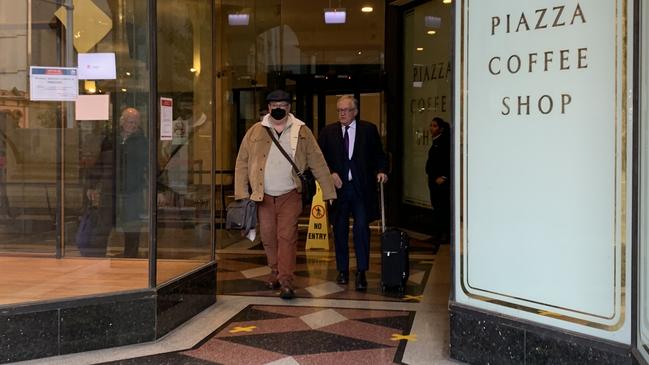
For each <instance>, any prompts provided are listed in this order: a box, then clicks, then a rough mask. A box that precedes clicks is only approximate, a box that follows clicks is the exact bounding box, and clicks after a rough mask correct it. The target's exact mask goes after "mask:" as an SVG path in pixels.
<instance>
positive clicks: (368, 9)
mask: <svg viewBox="0 0 649 365" xmlns="http://www.w3.org/2000/svg"><path fill="white" fill-rule="evenodd" d="M361 11H362V12H363V13H371V12H373V11H374V8H373V7H371V6H363V7H362V8H361Z"/></svg>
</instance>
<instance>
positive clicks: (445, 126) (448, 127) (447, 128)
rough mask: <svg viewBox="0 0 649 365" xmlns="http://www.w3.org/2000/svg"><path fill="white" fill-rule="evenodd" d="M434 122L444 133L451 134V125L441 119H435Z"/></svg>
mask: <svg viewBox="0 0 649 365" xmlns="http://www.w3.org/2000/svg"><path fill="white" fill-rule="evenodd" d="M432 121H433V122H435V123H437V125H438V126H439V127H440V128H442V130H443V131H444V132H449V131H450V130H451V125H450V124H448V123H447V122H446V121H445V120H444V119H442V118H440V117H435V118H433V120H432Z"/></svg>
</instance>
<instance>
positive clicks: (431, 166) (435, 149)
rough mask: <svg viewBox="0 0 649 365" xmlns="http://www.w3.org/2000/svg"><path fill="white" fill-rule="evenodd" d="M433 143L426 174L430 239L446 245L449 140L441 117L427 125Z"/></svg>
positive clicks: (449, 214) (447, 238) (449, 227)
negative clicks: (429, 209) (430, 222)
mask: <svg viewBox="0 0 649 365" xmlns="http://www.w3.org/2000/svg"><path fill="white" fill-rule="evenodd" d="M430 133H431V135H432V137H433V142H432V144H431V146H430V149H429V150H428V159H427V160H426V175H428V190H429V191H430V204H431V206H432V208H433V224H432V228H433V232H432V233H433V237H432V241H433V242H436V243H448V240H449V235H450V232H451V180H450V176H451V138H450V125H449V124H448V123H447V122H446V121H444V120H443V119H442V118H439V117H435V118H433V120H432V121H431V122H430Z"/></svg>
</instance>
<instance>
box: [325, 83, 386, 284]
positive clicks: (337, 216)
mask: <svg viewBox="0 0 649 365" xmlns="http://www.w3.org/2000/svg"><path fill="white" fill-rule="evenodd" d="M336 107H337V110H338V118H339V122H338V123H334V124H330V125H328V126H326V127H325V128H324V129H323V130H322V132H320V138H319V140H318V142H319V143H320V149H321V150H322V153H323V154H324V157H325V159H326V160H327V164H328V165H329V169H330V170H331V175H332V177H333V179H334V185H335V186H336V193H337V196H338V199H337V200H336V201H335V203H334V205H333V207H332V208H333V219H332V220H333V225H334V242H335V245H336V266H337V268H338V278H337V279H336V281H337V282H338V283H339V284H347V283H348V282H349V244H348V241H349V215H350V214H351V215H352V217H354V226H353V228H352V229H353V234H354V249H355V251H356V270H357V271H356V290H359V291H362V290H365V289H367V280H366V277H365V272H366V271H367V269H368V267H369V258H370V228H369V223H370V221H372V220H374V219H376V218H378V203H377V200H378V199H377V192H376V184H377V182H386V181H387V180H388V176H387V175H386V170H387V161H386V157H385V153H384V152H383V146H382V145H381V139H380V137H379V132H378V130H377V129H376V126H375V125H374V124H372V123H369V122H365V121H361V120H356V115H357V114H358V102H357V101H356V99H354V97H353V96H350V95H344V96H341V97H340V98H338V102H337V103H336Z"/></svg>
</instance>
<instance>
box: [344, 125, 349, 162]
mask: <svg viewBox="0 0 649 365" xmlns="http://www.w3.org/2000/svg"><path fill="white" fill-rule="evenodd" d="M343 142H344V143H345V156H347V159H348V160H349V126H346V127H345V137H343Z"/></svg>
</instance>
